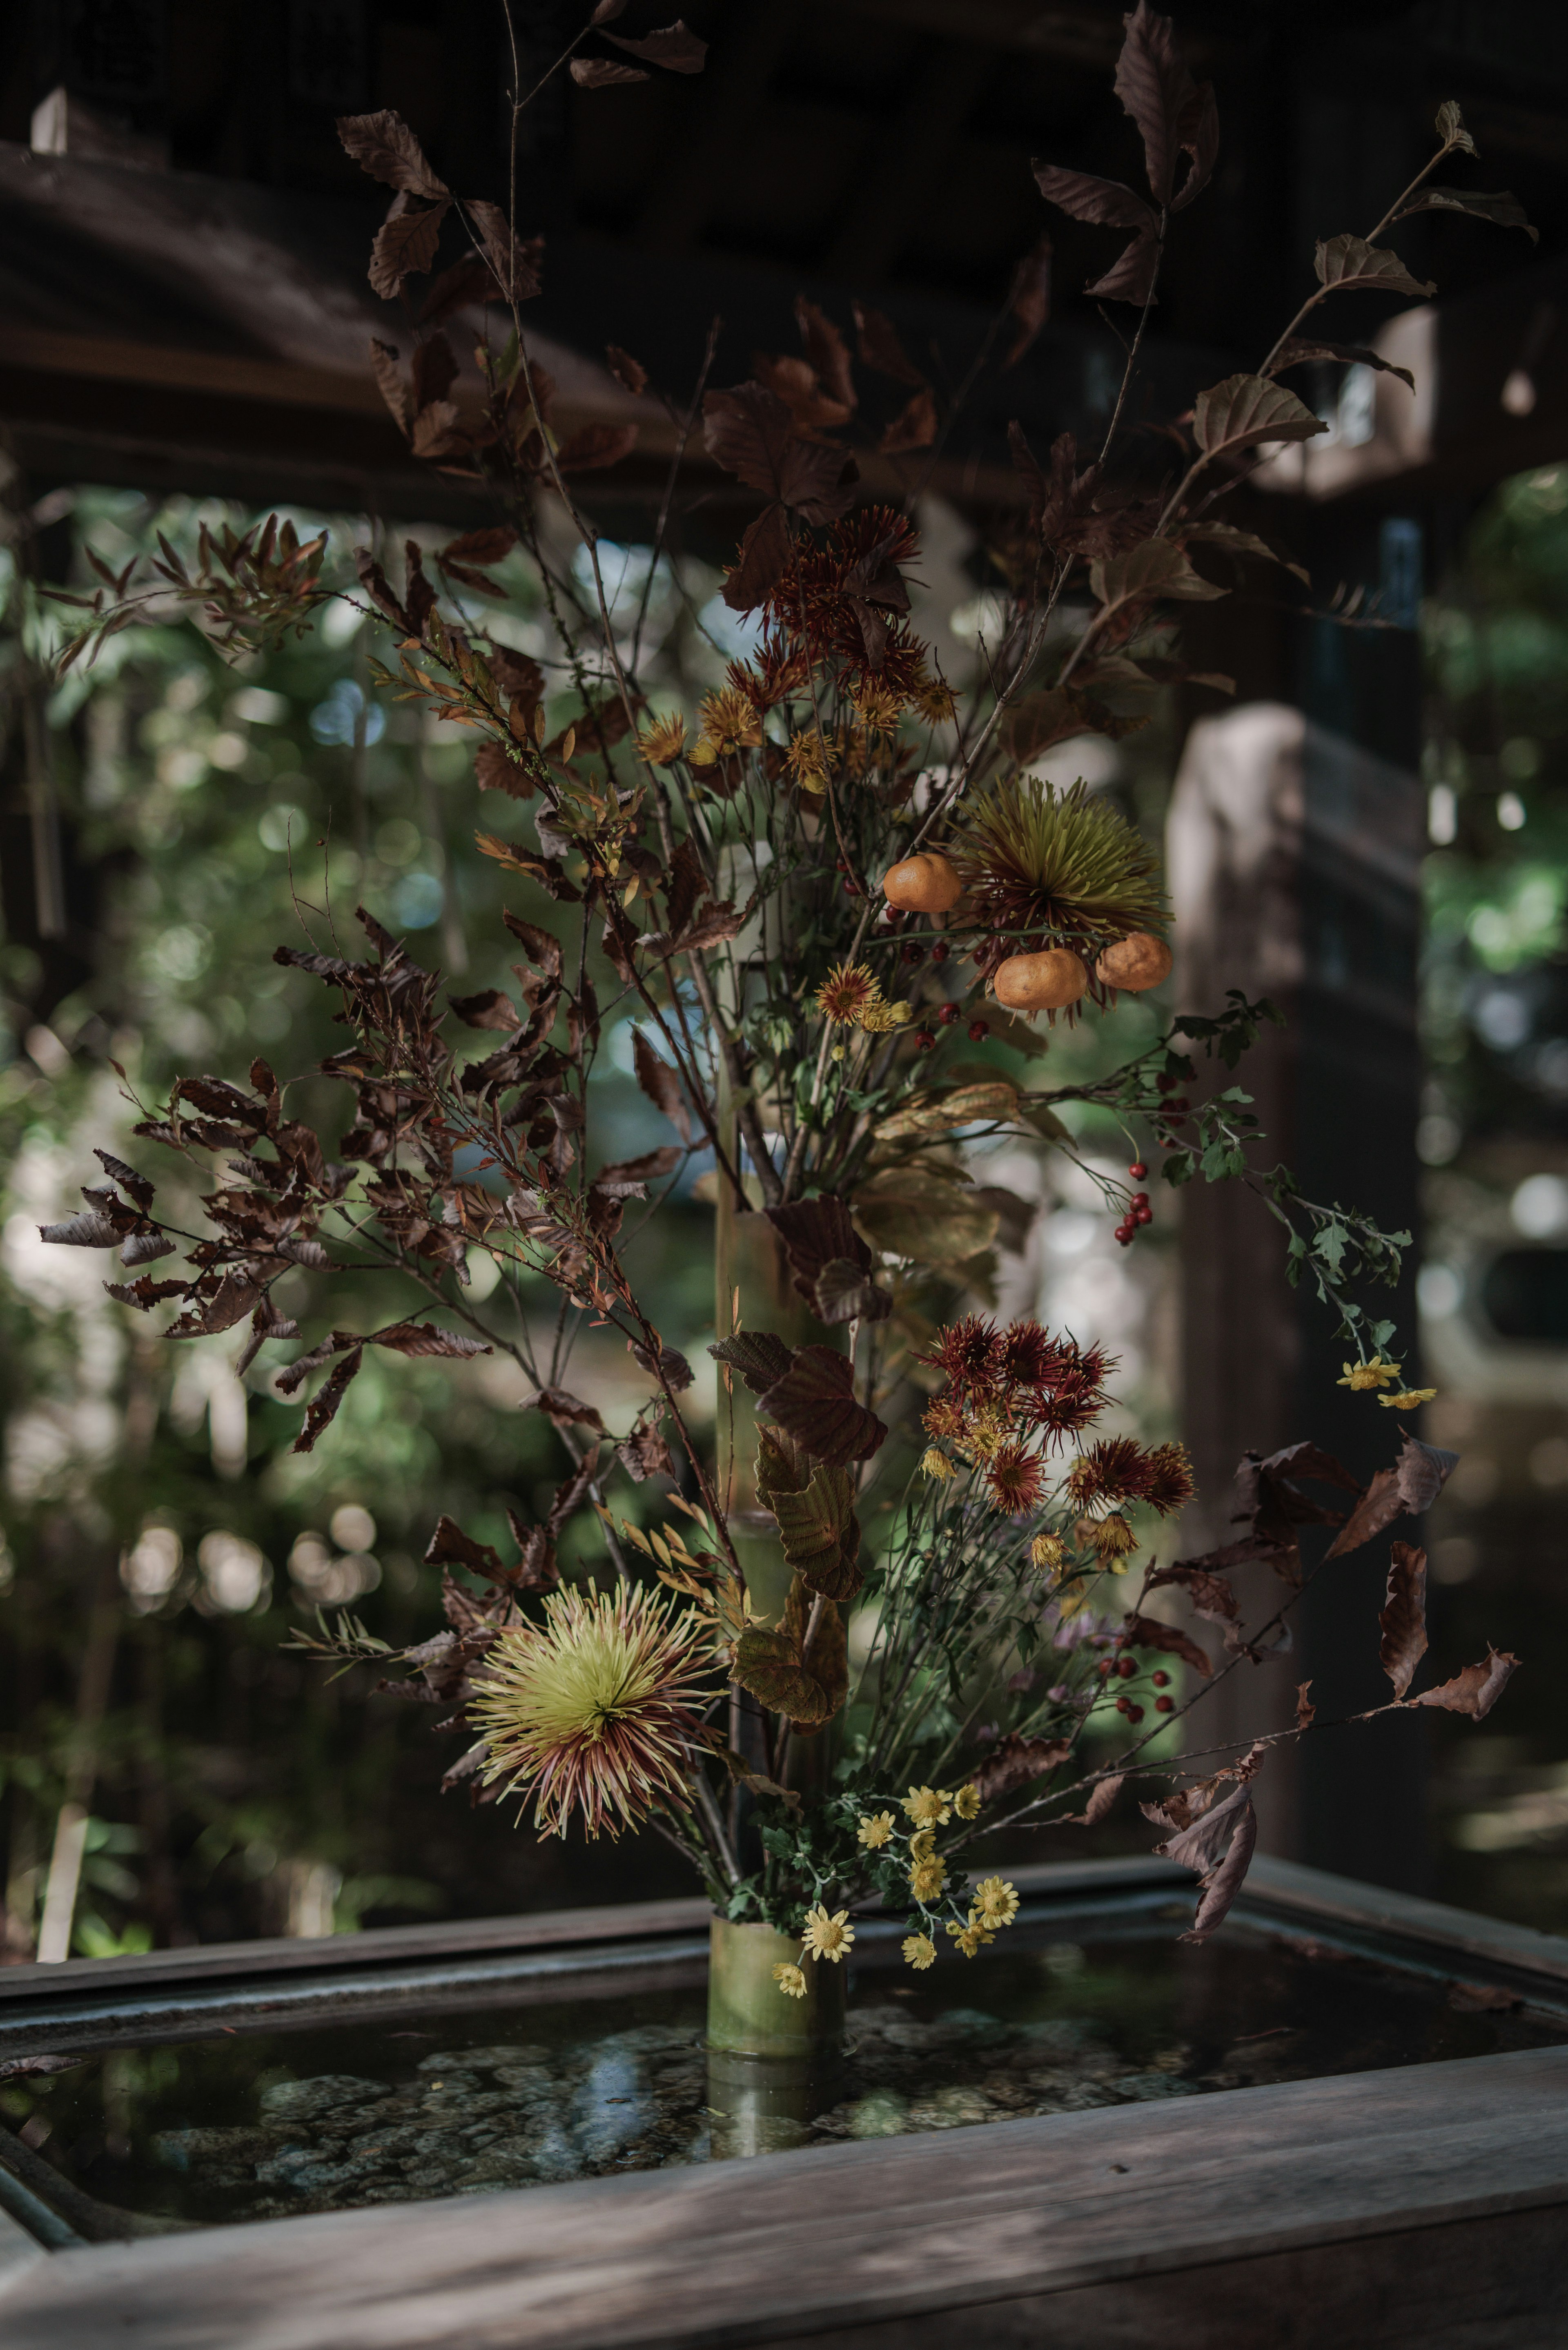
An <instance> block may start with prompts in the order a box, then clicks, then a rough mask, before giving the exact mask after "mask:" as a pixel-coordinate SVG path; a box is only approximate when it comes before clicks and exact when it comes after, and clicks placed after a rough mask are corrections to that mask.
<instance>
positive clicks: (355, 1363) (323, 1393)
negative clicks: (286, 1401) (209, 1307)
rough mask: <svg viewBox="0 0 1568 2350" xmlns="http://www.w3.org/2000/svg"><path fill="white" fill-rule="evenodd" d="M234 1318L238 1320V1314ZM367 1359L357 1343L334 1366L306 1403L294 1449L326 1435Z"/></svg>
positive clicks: (302, 1448) (310, 1448)
mask: <svg viewBox="0 0 1568 2350" xmlns="http://www.w3.org/2000/svg"><path fill="white" fill-rule="evenodd" d="M235 1318H236V1320H237V1319H238V1316H237V1315H236V1317H235ZM364 1359H365V1356H364V1350H363V1348H362V1347H355V1348H354V1349H353V1351H352V1352H351V1353H349V1354H347V1355H345V1356H344V1357H343V1359H342V1360H341V1362H339V1363H337V1364H336V1365H335V1366H334V1368H333V1372H332V1376H331V1378H329V1379H326V1380H324V1381H323V1383H322V1385H321V1386H320V1387H319V1388H317V1391H316V1393H315V1395H314V1396H313V1397H312V1398H311V1399H310V1402H309V1403H308V1405H307V1406H306V1413H305V1426H304V1427H303V1428H302V1429H301V1430H300V1431H299V1434H298V1435H297V1436H296V1438H295V1440H294V1443H293V1445H292V1447H291V1448H290V1449H291V1451H295V1452H313V1451H315V1449H316V1441H317V1437H319V1436H321V1435H323V1434H324V1433H325V1431H326V1430H327V1429H328V1428H330V1426H331V1425H332V1422H333V1421H334V1420H335V1419H337V1410H338V1406H339V1405H340V1404H341V1403H342V1401H343V1399H344V1397H345V1396H346V1395H347V1394H348V1388H349V1383H350V1381H351V1380H352V1379H354V1378H356V1377H357V1376H358V1370H359V1366H360V1364H361V1363H362V1362H363V1361H364Z"/></svg>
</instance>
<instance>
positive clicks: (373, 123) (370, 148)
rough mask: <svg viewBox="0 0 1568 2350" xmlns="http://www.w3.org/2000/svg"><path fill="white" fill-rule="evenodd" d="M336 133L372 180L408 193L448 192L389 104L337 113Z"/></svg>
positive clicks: (434, 193)
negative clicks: (372, 109)
mask: <svg viewBox="0 0 1568 2350" xmlns="http://www.w3.org/2000/svg"><path fill="white" fill-rule="evenodd" d="M337 136H338V138H339V139H340V140H342V141H343V144H344V146H345V147H346V148H347V149H348V152H349V154H350V155H352V157H353V158H354V161H356V163H358V166H359V168H360V170H361V171H362V172H369V174H370V177H371V178H372V179H373V180H384V181H385V182H386V183H387V185H388V186H389V187H391V188H400V189H401V190H402V191H403V192H404V194H405V195H410V196H426V197H430V198H431V199H434V198H437V197H440V196H448V195H450V194H451V192H452V191H451V190H450V189H449V188H448V186H447V184H446V182H445V181H444V180H439V179H438V178H437V177H436V175H435V173H434V172H432V171H431V167H430V165H429V163H428V162H427V161H425V155H424V150H423V149H422V148H421V145H420V142H419V140H417V139H416V138H415V137H414V134H413V132H412V131H411V130H410V129H409V126H408V124H407V123H406V122H405V121H404V120H403V119H402V117H401V115H400V114H394V113H393V112H392V110H391V109H390V108H384V109H382V110H381V112H380V113H379V114H341V115H339V116H338V118H337Z"/></svg>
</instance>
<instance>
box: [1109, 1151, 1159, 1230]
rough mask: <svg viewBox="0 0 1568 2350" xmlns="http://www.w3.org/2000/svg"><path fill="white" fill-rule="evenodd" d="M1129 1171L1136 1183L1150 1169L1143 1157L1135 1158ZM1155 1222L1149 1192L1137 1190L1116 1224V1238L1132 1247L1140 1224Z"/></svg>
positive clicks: (1139, 1181)
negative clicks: (1120, 1219) (1149, 1201)
mask: <svg viewBox="0 0 1568 2350" xmlns="http://www.w3.org/2000/svg"><path fill="white" fill-rule="evenodd" d="M1127 1173H1128V1174H1129V1175H1130V1176H1131V1177H1132V1180H1133V1181H1134V1182H1135V1183H1141V1182H1142V1180H1143V1179H1144V1177H1145V1176H1146V1175H1147V1173H1148V1169H1147V1166H1146V1165H1145V1163H1144V1161H1143V1160H1142V1159H1134V1160H1133V1163H1132V1165H1131V1166H1130V1167H1129V1168H1128V1169H1127ZM1153 1222H1154V1210H1153V1209H1152V1208H1151V1207H1150V1206H1149V1203H1148V1193H1147V1191H1135V1192H1133V1194H1132V1196H1131V1198H1130V1199H1129V1200H1128V1201H1127V1213H1126V1214H1125V1215H1124V1216H1123V1218H1122V1221H1121V1222H1120V1223H1119V1224H1118V1225H1117V1226H1116V1239H1117V1240H1118V1241H1119V1242H1120V1243H1121V1245H1122V1247H1123V1248H1127V1247H1130V1245H1131V1243H1132V1240H1133V1235H1134V1234H1135V1233H1136V1232H1137V1228H1138V1226H1139V1225H1140V1224H1152V1223H1153Z"/></svg>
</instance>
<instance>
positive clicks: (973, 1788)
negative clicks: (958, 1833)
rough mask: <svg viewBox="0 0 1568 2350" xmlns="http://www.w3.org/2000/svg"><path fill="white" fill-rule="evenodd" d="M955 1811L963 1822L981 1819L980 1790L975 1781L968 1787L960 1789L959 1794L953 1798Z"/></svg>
mask: <svg viewBox="0 0 1568 2350" xmlns="http://www.w3.org/2000/svg"><path fill="white" fill-rule="evenodd" d="M953 1809H954V1811H955V1812H956V1813H957V1814H958V1815H959V1817H960V1819H961V1820H977V1819H979V1817H980V1788H979V1786H978V1784H977V1783H976V1782H975V1781H974V1780H973V1779H971V1781H970V1783H969V1784H968V1786H967V1787H961V1788H960V1789H959V1791H958V1794H956V1795H955V1796H954V1797H953Z"/></svg>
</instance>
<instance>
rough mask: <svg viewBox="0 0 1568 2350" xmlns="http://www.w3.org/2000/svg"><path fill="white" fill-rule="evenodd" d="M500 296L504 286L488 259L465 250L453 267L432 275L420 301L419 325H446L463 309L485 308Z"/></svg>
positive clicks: (497, 300) (500, 297) (499, 298)
mask: <svg viewBox="0 0 1568 2350" xmlns="http://www.w3.org/2000/svg"><path fill="white" fill-rule="evenodd" d="M501 299H502V293H501V288H500V286H498V285H497V284H496V282H495V272H494V270H493V269H492V267H491V266H490V264H489V262H488V261H486V260H485V259H484V258H483V255H480V254H477V253H465V254H464V255H463V257H462V260H461V261H454V262H453V263H452V267H451V268H450V269H443V270H441V272H440V274H439V275H438V276H435V277H432V278H431V282H430V286H429V288H428V290H427V292H426V294H425V298H424V300H423V301H422V302H421V304H420V308H419V324H420V325H421V327H441V326H444V325H445V323H446V321H447V320H448V319H449V318H452V317H456V315H457V313H458V312H459V311H460V310H467V309H471V308H483V307H486V306H487V305H489V304H492V303H495V302H499V301H500V300H501Z"/></svg>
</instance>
